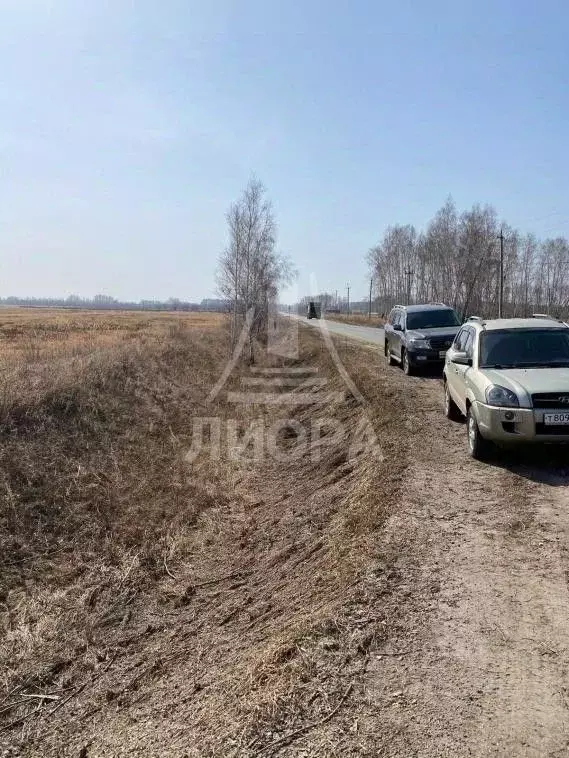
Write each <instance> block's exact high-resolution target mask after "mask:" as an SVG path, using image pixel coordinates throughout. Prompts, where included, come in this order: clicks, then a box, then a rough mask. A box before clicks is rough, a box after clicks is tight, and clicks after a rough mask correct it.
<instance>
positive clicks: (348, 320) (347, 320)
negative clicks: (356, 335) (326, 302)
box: [325, 313, 385, 326]
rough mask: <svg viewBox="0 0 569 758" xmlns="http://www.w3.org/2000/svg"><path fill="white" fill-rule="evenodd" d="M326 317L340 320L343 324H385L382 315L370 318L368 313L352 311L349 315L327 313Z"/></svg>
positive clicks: (331, 319) (330, 319)
mask: <svg viewBox="0 0 569 758" xmlns="http://www.w3.org/2000/svg"><path fill="white" fill-rule="evenodd" d="M325 318H326V319H328V320H329V321H340V322H342V323H343V324H356V325H357V326H383V325H384V324H385V319H384V318H382V317H381V316H374V315H372V317H371V318H370V317H369V316H368V315H367V313H351V314H350V315H349V316H348V315H347V314H346V313H326V315H325Z"/></svg>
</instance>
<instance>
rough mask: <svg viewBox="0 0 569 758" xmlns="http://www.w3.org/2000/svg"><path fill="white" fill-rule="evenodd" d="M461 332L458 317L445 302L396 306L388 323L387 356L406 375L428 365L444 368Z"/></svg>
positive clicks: (386, 333)
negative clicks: (400, 367)
mask: <svg viewBox="0 0 569 758" xmlns="http://www.w3.org/2000/svg"><path fill="white" fill-rule="evenodd" d="M459 329H460V319H459V317H458V314H457V313H456V311H455V310H453V308H451V307H450V306H448V305H445V304H444V303H429V304H424V305H396V306H395V307H394V308H393V309H392V311H391V313H390V314H389V317H388V319H387V321H386V323H385V346H384V350H385V356H386V358H387V360H388V361H389V364H390V365H391V364H393V363H399V364H400V365H401V366H402V368H403V371H404V372H405V373H406V374H413V373H415V371H416V370H417V369H418V368H420V367H424V366H433V365H437V366H440V367H441V368H442V366H443V364H444V360H445V356H446V351H447V350H448V349H449V347H450V346H451V344H452V341H453V340H454V338H455V336H456V334H457V332H458V330H459Z"/></svg>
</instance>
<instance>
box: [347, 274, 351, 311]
mask: <svg viewBox="0 0 569 758" xmlns="http://www.w3.org/2000/svg"><path fill="white" fill-rule="evenodd" d="M347 289H348V311H347V312H348V316H349V315H350V284H349V282H348V285H347Z"/></svg>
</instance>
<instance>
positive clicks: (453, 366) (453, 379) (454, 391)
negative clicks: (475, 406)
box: [446, 326, 468, 410]
mask: <svg viewBox="0 0 569 758" xmlns="http://www.w3.org/2000/svg"><path fill="white" fill-rule="evenodd" d="M467 339H468V331H467V327H466V326H463V327H462V329H460V330H459V332H458V334H457V335H456V337H455V338H454V342H453V343H452V345H451V346H450V349H449V351H448V353H447V364H446V379H447V385H448V390H449V392H450V396H451V397H452V399H453V400H454V402H455V403H456V404H457V405H458V407H459V408H460V409H461V410H462V405H461V404H460V400H459V396H460V390H459V374H458V371H457V369H458V367H459V366H458V364H457V363H453V362H452V359H453V356H454V355H455V354H456V353H461V352H463V351H464V348H465V347H466V340H467Z"/></svg>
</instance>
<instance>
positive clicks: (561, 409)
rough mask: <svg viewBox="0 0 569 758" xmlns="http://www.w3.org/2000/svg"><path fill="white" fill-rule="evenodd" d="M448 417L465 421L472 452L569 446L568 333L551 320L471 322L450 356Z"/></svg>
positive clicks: (480, 455) (446, 383)
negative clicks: (519, 445) (496, 445)
mask: <svg viewBox="0 0 569 758" xmlns="http://www.w3.org/2000/svg"><path fill="white" fill-rule="evenodd" d="M443 376H444V389H445V413H446V416H447V417H448V418H450V419H453V420H455V421H458V420H460V419H461V418H463V417H466V425H467V431H468V448H469V451H470V454H471V455H472V457H474V458H478V459H483V458H485V457H487V456H488V454H489V452H490V450H491V446H492V442H501V443H516V442H569V326H568V325H567V324H565V323H564V322H562V321H557V320H556V319H554V318H551V317H549V316H545V315H540V314H536V315H535V316H534V317H533V318H524V319H515V318H511V319H496V320H492V321H484V320H482V319H481V318H478V317H476V316H473V317H471V318H470V319H468V321H466V322H465V323H464V325H463V326H462V328H461V329H460V331H459V332H458V334H457V335H456V338H455V340H454V342H453V344H452V346H451V348H450V349H449V351H448V352H447V354H446V358H445V365H444V369H443Z"/></svg>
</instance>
